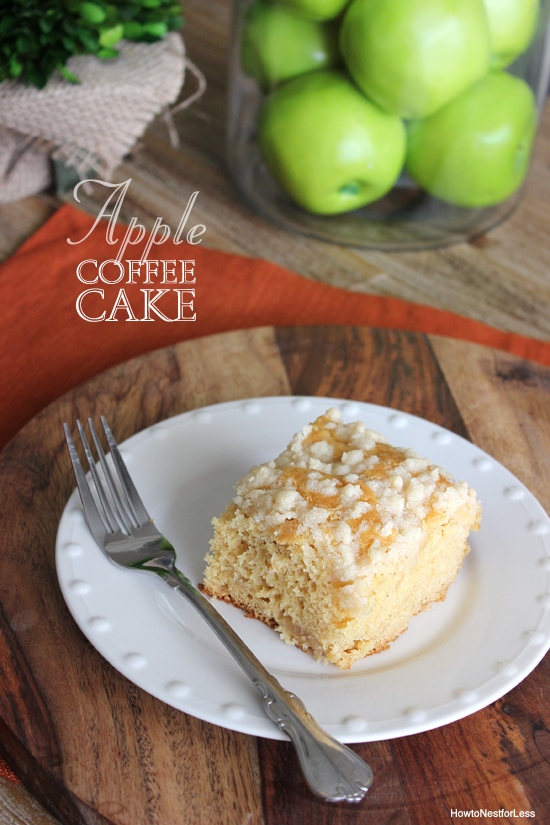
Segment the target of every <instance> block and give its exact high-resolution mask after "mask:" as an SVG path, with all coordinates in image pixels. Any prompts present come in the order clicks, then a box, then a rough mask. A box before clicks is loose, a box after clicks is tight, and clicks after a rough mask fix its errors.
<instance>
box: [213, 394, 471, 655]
mask: <svg viewBox="0 0 550 825" xmlns="http://www.w3.org/2000/svg"><path fill="white" fill-rule="evenodd" d="M480 517H481V508H480V505H479V502H478V500H477V497H476V493H475V491H474V490H473V489H472V488H471V487H469V486H468V484H467V483H466V482H464V481H461V482H456V481H455V480H454V479H453V478H452V477H451V476H450V475H449V473H447V472H445V471H444V470H443V469H441V468H440V467H437V466H435V465H434V464H432V463H431V462H430V461H429V460H428V459H426V458H421V457H420V456H419V455H417V454H416V452H414V451H413V450H412V449H407V448H401V447H394V446H392V445H390V444H389V443H388V442H387V440H386V439H385V438H384V436H382V435H380V434H379V433H377V432H374V431H373V430H370V429H367V428H366V427H365V426H364V425H363V424H362V423H361V422H354V423H344V422H343V421H342V419H341V416H340V414H339V412H338V411H337V410H336V409H329V410H328V411H327V412H326V413H325V414H324V415H322V416H320V417H319V418H318V419H317V420H316V421H314V422H313V423H312V424H309V425H307V426H306V427H304V428H303V430H302V431H301V432H299V433H298V434H297V435H295V436H294V438H293V439H292V440H291V442H290V444H289V445H288V447H287V448H286V449H285V450H284V451H283V452H282V453H281V455H279V456H278V458H276V459H274V460H272V461H268V462H266V463H265V464H261V465H259V466H257V467H253V468H252V469H251V470H250V472H249V473H248V474H247V475H246V476H245V477H244V478H243V479H242V480H241V481H240V482H239V483H238V484H237V487H236V495H235V497H234V499H233V501H232V502H231V504H230V505H229V506H228V507H227V509H226V510H225V512H224V513H223V514H222V515H221V516H220V517H219V518H216V519H214V520H213V525H214V534H213V538H212V541H211V543H210V550H209V553H208V554H207V556H206V568H205V572H204V578H203V584H202V588H203V590H204V591H205V592H206V593H208V594H209V595H211V596H215V597H217V598H219V599H224V600H225V601H227V602H231V603H233V604H234V605H236V606H238V607H239V608H241V609H242V610H244V611H245V612H246V614H247V615H249V616H251V617H255V618H257V619H261V620H262V621H264V622H266V623H267V624H268V625H270V626H271V627H273V628H274V629H275V630H277V631H278V632H279V633H280V635H281V636H282V638H283V639H284V640H285V641H286V642H288V643H289V644H293V645H297V646H298V647H300V648H302V649H303V650H305V651H308V652H310V653H312V654H313V656H314V657H315V658H316V659H319V660H321V661H324V662H332V663H334V664H335V665H338V666H339V667H341V668H349V667H350V665H351V664H352V663H353V662H354V661H356V660H357V659H361V658H363V657H364V656H367V655H369V654H372V653H376V652H378V651H381V650H384V649H385V648H387V647H388V646H389V644H390V643H391V642H392V641H393V640H394V639H396V638H397V636H399V635H400V634H401V633H402V632H403V631H404V630H406V628H407V627H408V624H409V620H410V619H411V617H412V616H414V615H415V614H416V613H418V612H419V611H421V610H422V609H423V608H425V607H426V606H427V605H429V604H430V603H431V602H434V601H437V600H440V599H443V598H444V597H445V594H446V592H447V588H448V587H449V585H450V584H451V582H452V581H453V580H454V579H455V577H456V575H457V573H458V571H459V569H460V566H461V564H462V562H463V560H464V558H465V556H466V554H467V553H468V551H469V546H468V537H469V534H470V531H471V530H477V529H478V528H479V524H480Z"/></svg>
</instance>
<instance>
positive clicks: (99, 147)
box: [0, 32, 200, 203]
mask: <svg viewBox="0 0 550 825" xmlns="http://www.w3.org/2000/svg"><path fill="white" fill-rule="evenodd" d="M186 64H187V65H188V66H189V67H190V64H189V61H186V56H185V47H184V43H183V39H182V37H181V36H180V34H178V33H175V32H172V33H170V34H168V35H167V36H166V37H165V38H164V39H163V40H161V41H159V42H157V43H129V42H126V43H122V44H121V48H120V55H119V57H117V58H115V59H114V60H99V59H97V58H95V57H93V56H82V57H76V58H72V59H71V60H70V61H69V63H68V68H69V69H70V71H71V72H72V73H73V74H74V75H76V76H77V77H78V78H79V80H80V83H79V84H74V83H70V82H69V81H67V80H65V79H64V78H63V77H62V76H61V75H60V74H56V75H55V76H52V77H51V78H50V80H49V82H48V84H47V85H46V87H45V88H44V89H36V88H34V87H32V86H25V85H23V84H21V83H17V82H15V81H4V82H3V83H0V202H1V203H7V202H9V201H13V200H17V199H19V198H22V197H25V196H27V195H30V194H34V193H35V192H40V191H42V190H43V189H44V188H46V187H47V186H48V185H49V183H50V182H51V175H52V172H51V160H52V159H56V160H60V161H62V162H63V163H64V164H66V165H67V166H72V167H75V168H76V169H77V171H81V172H82V173H86V172H88V171H89V170H90V169H92V170H94V172H95V173H96V174H97V175H99V176H101V177H103V178H105V179H109V178H110V177H111V175H112V172H113V170H114V169H115V168H116V166H118V164H119V163H120V161H121V160H122V158H123V157H124V155H126V154H127V153H128V152H129V151H130V149H132V147H133V146H134V145H135V143H136V141H137V140H138V138H139V137H141V135H142V134H143V132H144V131H145V129H146V127H147V125H148V124H149V123H150V122H151V121H152V120H153V118H154V117H155V116H156V115H158V114H159V113H160V112H161V111H163V110H165V109H166V108H167V107H169V106H170V104H172V103H174V101H175V100H176V99H177V97H178V95H179V93H180V90H181V87H182V85H183V82H184V78H185V68H186ZM193 69H194V70H195V71H194V73H196V69H195V67H193ZM199 75H200V73H199ZM195 96H196V95H193V96H192V97H193V98H194V97H195Z"/></svg>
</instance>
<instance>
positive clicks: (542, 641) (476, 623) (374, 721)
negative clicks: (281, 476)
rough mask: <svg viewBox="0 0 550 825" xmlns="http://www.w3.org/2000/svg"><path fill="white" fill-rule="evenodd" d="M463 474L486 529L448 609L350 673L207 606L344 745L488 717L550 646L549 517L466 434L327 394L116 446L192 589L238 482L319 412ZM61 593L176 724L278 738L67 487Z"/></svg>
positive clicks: (233, 676)
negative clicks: (181, 719) (112, 551)
mask: <svg viewBox="0 0 550 825" xmlns="http://www.w3.org/2000/svg"><path fill="white" fill-rule="evenodd" d="M330 406H336V407H338V408H340V410H341V412H342V416H343V418H344V420H346V421H355V420H362V421H363V422H364V423H365V424H366V425H367V426H368V427H370V428H372V429H375V430H378V431H379V432H382V433H384V434H385V435H386V436H387V437H388V439H389V440H390V441H391V442H392V443H394V444H396V445H401V446H407V447H408V446H410V447H413V448H414V449H416V450H417V452H419V453H420V454H421V455H424V456H427V457H429V458H431V459H432V460H433V461H434V462H436V463H437V464H440V465H441V466H443V467H445V468H446V469H448V470H450V471H451V472H452V473H453V474H454V475H455V477H456V478H460V479H466V480H467V481H468V482H469V483H470V484H471V485H472V486H473V487H474V488H475V489H476V490H477V491H478V494H479V497H480V500H481V502H482V505H483V520H482V528H481V530H480V531H479V532H478V533H476V534H474V535H473V536H472V552H471V553H470V554H469V555H468V557H467V559H466V562H465V564H464V566H463V567H462V569H461V571H460V573H459V576H458V577H457V579H456V581H455V582H454V583H453V585H452V586H451V587H450V589H449V591H448V594H447V598H446V599H445V601H444V602H440V603H437V604H435V605H434V606H433V607H432V608H431V609H429V610H427V611H426V612H424V613H422V614H420V615H418V616H416V617H414V618H413V619H412V621H411V624H410V627H409V629H408V630H407V631H406V632H405V633H404V634H402V636H400V638H399V639H398V640H397V641H396V642H394V644H393V645H392V646H391V648H390V649H389V650H387V651H384V652H383V653H379V654H377V655H374V656H370V657H367V658H366V659H364V660H363V661H361V662H358V663H356V664H355V665H354V666H353V667H352V668H351V670H349V671H341V670H339V669H338V668H337V667H335V666H333V665H323V664H320V663H318V662H316V661H315V660H313V659H312V658H311V656H309V655H308V654H306V653H303V652H302V651H300V650H298V649H296V648H294V647H291V646H289V645H286V644H285V643H284V642H282V641H281V640H280V638H279V636H278V635H277V634H276V633H275V632H274V631H272V630H270V629H269V628H268V627H266V626H265V625H264V624H262V623H261V622H259V621H254V620H251V619H247V618H245V617H244V616H243V614H242V613H241V612H240V611H239V610H238V609H236V608H234V607H232V606H230V605H227V604H225V603H223V602H218V601H216V602H215V603H216V606H217V607H218V609H219V610H220V612H221V613H223V615H224V616H225V617H226V618H227V619H228V621H229V622H230V623H231V624H232V625H233V627H234V628H235V629H236V631H237V632H238V633H239V634H240V635H241V636H242V638H243V639H244V640H245V641H246V643H247V644H248V645H249V647H250V648H252V650H253V651H254V652H255V653H256V655H257V656H258V658H259V659H260V660H261V661H262V662H263V663H264V665H265V666H266V667H267V668H268V669H269V670H270V671H272V673H274V674H275V676H276V677H277V678H278V679H279V681H280V682H281V683H282V684H283V685H284V686H285V687H287V688H289V689H290V690H292V691H294V692H295V693H296V694H297V695H298V696H300V697H301V698H302V699H303V700H304V701H305V703H306V705H307V706H308V708H309V710H310V711H311V712H312V713H313V714H314V716H316V717H317V719H318V720H319V722H320V723H321V724H322V725H323V726H324V727H325V728H326V729H327V730H328V731H329V732H330V733H332V734H333V735H334V736H336V737H337V738H338V739H340V740H341V741H344V742H365V741H372V740H381V739H388V738H393V737H396V736H402V735H406V734H411V733H417V732H420V731H425V730H430V729H432V728H435V727H439V726H440V725H444V724H446V723H449V722H452V721H454V720H457V719H460V718H462V717H464V716H467V715H468V714H470V713H473V712H474V711H476V710H479V709H480V708H483V707H485V706H486V705H488V704H489V703H491V702H493V701H494V700H495V699H497V698H499V697H500V696H502V695H503V694H504V693H505V692H507V691H508V690H510V689H511V688H512V687H514V686H515V685H517V684H518V683H519V682H520V681H521V680H522V679H523V678H525V676H526V675H527V674H528V673H529V672H530V671H531V670H532V669H533V668H534V667H535V666H536V664H537V663H538V662H539V661H540V660H541V658H542V657H543V655H544V654H545V652H546V651H547V650H548V648H549V647H550V586H549V578H550V520H549V518H548V516H547V514H546V513H545V511H544V510H543V508H542V507H541V505H540V504H539V503H538V502H537V500H536V499H535V498H534V497H533V495H532V494H531V493H530V492H529V491H528V490H527V489H526V488H525V487H524V485H523V484H522V483H521V482H520V481H518V479H517V478H516V477H515V476H513V475H512V474H511V473H510V472H508V470H506V469H505V468H504V467H503V466H502V465H501V464H499V463H498V462H497V461H495V460H494V459H493V458H491V457H490V456H488V455H487V454H486V453H484V452H482V451H481V450H480V449H478V448H477V447H475V446H474V445H472V444H471V443H470V442H468V441H466V440H465V439H463V438H460V437H459V436H457V435H455V434H454V433H451V432H449V431H448V430H445V429H443V428H442V427H440V426H437V425H435V424H432V423H430V422H428V421H425V420H423V419H420V418H417V417H415V416H411V415H408V414H405V413H401V412H397V411H396V410H392V409H389V408H386V407H378V406H374V405H372V404H363V403H358V402H350V401H340V400H336V399H327V398H296V397H282V398H278V397H277V398H260V399H252V400H248V401H237V402H230V403H226V404H219V405H215V406H212V407H207V408H203V409H200V410H196V411H193V412H189V413H185V414H183V415H178V416H176V417H174V418H170V419H168V420H166V421H163V422H162V423H160V424H157V425H155V426H153V427H151V428H150V429H148V430H145V431H143V432H141V433H138V434H137V435H135V436H133V437H132V438H130V439H129V440H128V441H126V442H125V443H124V444H123V445H122V446H123V449H122V452H123V453H124V455H125V457H126V460H127V462H128V466H129V469H130V471H131V473H132V475H133V477H134V480H135V482H136V484H137V487H138V489H139V490H140V492H141V494H142V497H143V500H144V502H145V504H146V506H147V507H148V509H149V511H150V512H151V513H152V514H153V515H154V518H155V521H156V523H157V524H158V525H159V527H160V529H161V530H162V531H163V532H164V533H165V534H166V535H167V536H168V537H169V538H170V539H171V540H172V542H173V543H174V544H175V546H176V549H177V554H178V565H179V566H180V568H181V569H182V570H183V571H185V572H186V573H187V575H189V577H190V578H191V580H192V581H193V582H194V583H195V584H197V583H198V582H200V580H201V576H202V571H203V566H204V563H203V559H204V555H205V553H206V551H207V548H208V541H209V539H210V537H211V533H212V528H211V519H212V517H213V516H215V515H218V514H220V513H221V512H222V510H223V509H224V508H225V506H226V505H227V504H228V502H229V501H230V500H231V498H232V495H233V486H234V484H235V483H236V482H237V481H238V480H239V479H240V477H241V476H242V475H244V473H245V472H246V471H247V470H248V469H249V468H250V467H251V466H252V465H254V464H256V463H259V462H262V461H265V460H268V459H270V458H273V457H275V456H276V455H277V454H278V453H279V452H280V451H281V450H282V449H283V448H284V447H285V446H286V444H287V442H288V441H289V439H290V438H291V436H292V435H293V434H294V433H295V432H297V431H298V430H299V429H301V427H302V426H303V425H304V424H306V423H308V422H309V421H312V420H313V419H314V418H315V417H316V416H317V415H319V414H321V413H323V412H324V411H325V410H326V409H327V408H328V407H330ZM56 560H57V572H58V577H59V582H60V586H61V589H62V592H63V595H64V598H65V600H66V602H67V605H68V607H69V609H70V611H71V613H72V615H73V616H74V619H75V621H76V622H77V624H78V625H79V627H80V628H81V630H82V631H83V633H84V634H85V635H86V636H87V637H88V639H89V640H90V642H91V643H92V644H93V645H94V646H95V648H96V649H97V650H98V651H99V652H100V653H101V654H102V655H103V656H104V657H105V658H106V659H107V660H108V661H109V662H110V663H111V664H112V665H113V666H114V667H115V668H116V669H117V670H119V671H120V672H121V673H123V674H124V675H125V676H126V677H127V678H128V679H130V680H131V681H132V682H134V683H135V684H136V685H139V686H140V687H141V688H143V689H144V690H146V691H148V692H149V693H151V694H153V695H154V696H156V697H158V698H159V699H161V700H163V701H164V702H166V703H168V704H169V705H172V706H173V707H175V708H179V709H180V710H182V711H185V712H186V713H189V714H191V715H192V716H196V717H198V718H199V719H203V720H205V721H207V722H213V723H215V724H217V725H221V726H223V727H227V728H231V729H233V730H236V731H241V732H244V733H249V734H254V735H256V736H263V737H266V738H272V739H279V738H281V739H282V738H284V737H283V735H282V734H280V732H279V730H278V729H277V728H276V727H275V725H273V724H272V723H271V722H270V721H269V720H268V719H267V718H266V717H265V715H264V713H263V710H262V707H261V702H260V699H259V695H258V694H257V692H256V690H255V688H254V687H253V686H252V685H251V684H250V683H249V682H248V680H247V678H246V676H244V674H243V673H242V671H241V670H240V668H239V666H238V665H237V664H236V663H235V662H234V661H233V659H232V658H231V657H230V656H229V654H228V653H227V652H226V651H225V649H224V648H223V647H222V645H221V643H219V642H218V640H217V639H216V638H215V637H214V635H213V634H212V632H211V631H210V629H209V628H208V627H207V626H206V624H205V623H204V622H203V620H202V619H201V618H200V617H199V616H198V614H197V613H196V612H195V610H194V608H192V607H191V606H190V605H188V604H187V603H186V602H185V600H184V599H183V598H182V597H181V596H178V595H177V594H176V593H174V592H172V591H171V590H170V589H169V588H167V587H166V586H163V585H162V582H160V580H158V579H157V578H156V577H155V576H152V575H149V574H145V573H136V572H132V571H128V570H121V569H119V568H117V567H115V565H114V564H112V563H111V562H110V561H109V560H108V559H107V558H106V557H105V556H104V555H103V554H102V552H101V550H100V549H99V548H98V547H97V545H96V544H95V543H94V541H93V539H92V538H91V535H90V533H89V532H88V529H87V527H86V525H85V522H84V518H83V514H82V511H81V508H80V501H79V499H78V496H77V494H76V492H75V493H74V494H73V495H72V496H71V498H70V499H69V502H68V504H67V507H66V509H65V511H64V513H63V516H62V518H61V522H60V525H59V531H58V536H57V548H56Z"/></svg>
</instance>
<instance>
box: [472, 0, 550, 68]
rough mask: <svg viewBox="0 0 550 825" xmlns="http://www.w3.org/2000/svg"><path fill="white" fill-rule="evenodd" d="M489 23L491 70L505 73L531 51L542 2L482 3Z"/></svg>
mask: <svg viewBox="0 0 550 825" xmlns="http://www.w3.org/2000/svg"><path fill="white" fill-rule="evenodd" d="M483 2H484V4H485V9H486V12H487V19H488V21H489V40H490V43H491V68H493V69H503V68H504V67H505V66H509V65H510V63H512V62H513V61H514V60H515V59H516V57H519V55H520V54H523V52H524V51H525V50H526V49H528V48H529V45H530V44H531V41H532V39H533V36H534V34H535V29H536V26H537V20H538V16H539V7H540V2H539V0H483Z"/></svg>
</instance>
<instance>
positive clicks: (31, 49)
mask: <svg viewBox="0 0 550 825" xmlns="http://www.w3.org/2000/svg"><path fill="white" fill-rule="evenodd" d="M182 25H183V18H182V9H181V5H180V3H178V2H177V0H12V2H11V4H10V8H9V10H3V11H1V12H0V82H1V81H3V80H9V79H12V80H19V81H21V82H22V83H26V84H32V85H33V86H36V87H37V88H39V89H41V88H43V87H44V86H45V85H46V83H47V82H48V80H49V78H50V77H51V75H52V74H53V73H54V72H55V71H56V70H58V71H60V72H61V73H62V74H63V75H64V76H65V77H66V78H67V79H68V80H71V81H73V82H78V78H77V77H75V76H74V74H72V73H71V72H70V71H69V70H68V69H67V66H66V64H67V61H68V60H69V58H71V57H73V56H76V55H83V54H92V55H95V56H96V57H98V58H102V59H108V58H113V57H116V56H117V55H118V49H117V44H118V43H119V42H120V41H121V40H134V41H141V42H153V41H156V40H160V39H161V38H162V37H164V35H165V34H166V33H167V32H169V31H177V30H178V29H180V28H181V27H182Z"/></svg>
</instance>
